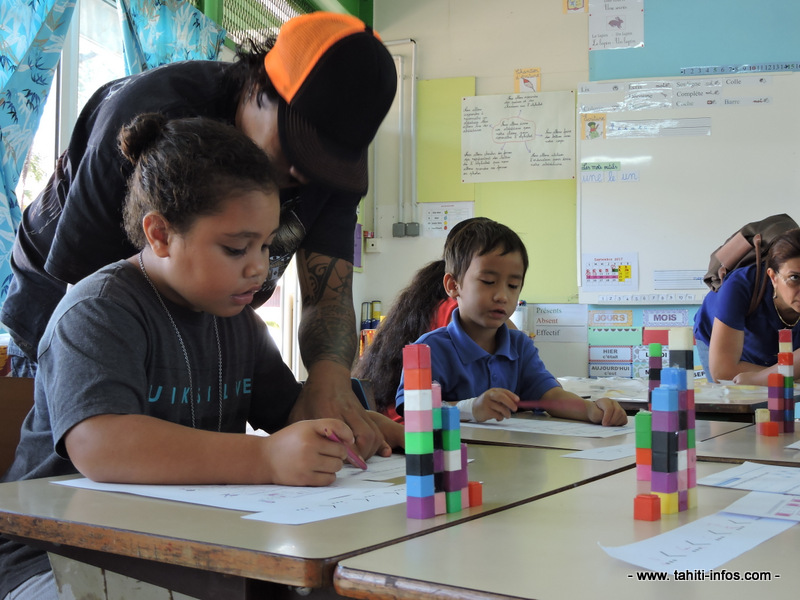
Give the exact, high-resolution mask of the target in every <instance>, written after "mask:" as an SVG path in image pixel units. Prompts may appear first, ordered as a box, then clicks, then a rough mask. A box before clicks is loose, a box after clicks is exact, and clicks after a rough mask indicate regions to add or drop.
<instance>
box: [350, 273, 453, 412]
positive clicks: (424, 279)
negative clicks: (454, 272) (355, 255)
mask: <svg viewBox="0 0 800 600" xmlns="http://www.w3.org/2000/svg"><path fill="white" fill-rule="evenodd" d="M443 279H444V261H443V260H437V261H434V262H432V263H428V264H427V265H425V266H424V267H422V268H421V269H420V270H419V271H417V272H416V274H415V275H414V278H413V279H412V280H411V283H409V284H408V287H406V288H405V289H404V290H403V291H402V292H400V295H399V296H398V297H397V300H396V301H395V302H394V304H393V305H392V307H391V309H389V312H388V313H387V314H386V317H385V318H384V319H383V321H381V324H380V325H379V326H378V330H377V331H376V332H375V337H374V338H373V340H372V343H371V344H370V345H369V346H368V347H367V350H366V351H365V352H364V355H363V356H362V357H361V358H360V359H359V360H358V363H357V364H356V366H355V369H354V371H353V376H354V377H358V378H359V379H369V380H370V381H371V382H372V389H373V391H374V393H375V404H376V405H377V408H378V410H379V411H381V412H384V411H385V410H386V409H387V408H389V407H394V398H395V395H396V394H397V387H398V386H399V385H400V374H401V373H402V371H403V347H404V346H405V345H407V344H413V343H414V342H416V341H417V339H418V338H419V337H420V336H421V335H422V334H423V333H426V332H428V331H430V326H431V317H432V315H433V313H434V311H435V310H436V307H437V306H438V305H439V303H440V302H441V301H442V300H444V299H445V298H447V294H446V293H445V290H444V285H443V283H442V280H443Z"/></svg>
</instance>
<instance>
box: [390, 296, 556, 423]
mask: <svg viewBox="0 0 800 600" xmlns="http://www.w3.org/2000/svg"><path fill="white" fill-rule="evenodd" d="M414 343H415V344H427V345H428V346H430V349H431V376H432V378H433V379H434V381H438V382H439V384H440V385H441V386H442V400H443V401H445V402H458V401H459V400H466V399H467V398H475V397H476V396H480V395H481V394H482V393H483V392H485V391H486V390H488V389H490V388H504V389H507V390H511V391H512V392H514V393H515V394H517V395H518V396H519V397H520V399H521V400H538V399H540V398H541V397H542V395H544V393H545V392H547V391H548V390H550V389H552V388H554V387H558V386H559V383H558V381H557V380H556V378H555V377H553V376H552V375H551V374H550V372H549V371H548V370H547V369H546V368H545V366H544V363H543V362H542V359H541V358H539V351H538V350H537V348H536V346H534V345H533V340H531V338H529V337H528V335H527V334H526V333H523V332H522V331H519V330H515V329H509V328H508V327H506V326H505V325H503V326H502V327H500V329H498V330H497V351H496V352H495V353H494V354H489V353H488V352H486V350H484V349H483V348H481V347H480V346H479V345H478V344H476V343H475V342H474V341H473V340H472V338H471V337H469V335H467V333H466V332H465V331H464V329H463V328H462V327H461V318H460V317H459V315H458V309H456V310H455V311H454V312H453V319H452V320H451V321H450V324H449V325H448V326H447V327H440V328H439V329H435V330H434V331H431V332H428V333H426V334H424V335H423V336H421V337H420V338H419V339H418V340H417V341H416V342H414ZM403 384H404V380H403V378H402V377H401V379H400V387H399V388H398V389H397V396H396V398H395V404H396V406H397V412H398V414H403V402H404V387H403Z"/></svg>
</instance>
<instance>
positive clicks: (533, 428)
mask: <svg viewBox="0 0 800 600" xmlns="http://www.w3.org/2000/svg"><path fill="white" fill-rule="evenodd" d="M461 427H462V428H468V427H482V428H494V429H497V428H500V429H507V430H509V431H523V432H526V433H546V434H550V435H574V436H577V437H596V438H607V437H614V436H615V435H624V434H626V433H634V432H635V431H636V430H635V428H634V424H633V423H629V424H628V425H622V426H621V427H603V426H602V425H595V424H594V423H581V422H579V421H574V422H573V421H551V420H549V419H514V418H511V419H503V420H502V421H495V420H494V419H492V420H490V421H484V422H483V423H461Z"/></svg>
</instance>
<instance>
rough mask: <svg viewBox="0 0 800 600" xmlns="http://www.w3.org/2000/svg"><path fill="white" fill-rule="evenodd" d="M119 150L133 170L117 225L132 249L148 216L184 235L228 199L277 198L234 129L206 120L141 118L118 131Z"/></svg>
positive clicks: (265, 168) (262, 163)
mask: <svg viewBox="0 0 800 600" xmlns="http://www.w3.org/2000/svg"><path fill="white" fill-rule="evenodd" d="M119 148H120V151H121V152H122V154H123V155H124V156H125V157H126V158H127V159H128V160H129V161H130V162H131V163H132V164H133V165H134V169H133V174H132V175H131V177H130V179H129V181H128V191H127V194H126V197H125V206H124V209H123V224H124V227H125V232H126V233H127V235H128V239H130V241H131V243H132V244H133V245H134V246H136V247H137V248H144V247H145V245H146V244H147V239H146V238H145V235H144V232H143V230H142V219H143V218H144V216H145V215H146V214H147V213H148V212H150V211H155V212H158V213H160V214H161V215H163V216H164V218H165V219H167V221H169V223H170V225H171V226H172V227H173V228H174V229H175V231H176V232H178V233H184V232H186V231H188V229H189V228H190V227H191V226H192V224H193V223H194V221H195V219H196V218H197V217H199V216H204V215H212V214H215V213H217V212H219V210H220V206H221V204H222V202H223V201H224V200H225V199H226V198H228V197H229V196H230V194H231V193H236V192H248V191H253V190H259V191H263V192H264V193H266V194H272V193H276V192H277V186H276V184H275V180H274V179H273V177H272V173H271V166H270V162H269V159H268V158H267V155H266V154H265V153H264V152H263V151H262V150H261V149H260V148H259V147H258V146H256V145H255V143H253V141H252V140H250V138H248V137H247V136H246V135H245V134H243V133H242V132H240V131H239V130H238V129H236V128H234V127H233V126H231V125H226V124H224V123H220V122H218V121H213V120H211V119H206V118H203V117H192V118H187V119H174V120H171V121H170V120H167V119H166V118H165V117H164V116H163V115H160V114H157V113H147V114H142V115H139V116H137V117H135V118H134V119H133V121H131V122H130V123H129V124H128V125H125V126H124V127H123V128H122V130H121V131H120V133H119Z"/></svg>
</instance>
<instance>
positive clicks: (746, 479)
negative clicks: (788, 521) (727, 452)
mask: <svg viewBox="0 0 800 600" xmlns="http://www.w3.org/2000/svg"><path fill="white" fill-rule="evenodd" d="M697 484H698V485H708V486H712V487H725V488H733V489H736V490H752V491H756V492H772V493H775V494H794V495H800V469H798V468H797V467H779V466H776V465H761V464H757V463H752V462H744V463H742V464H741V465H738V466H736V467H731V468H730V469H725V470H724V471H719V472H718V473H714V474H712V475H707V476H706V477H703V478H702V479H698V480H697Z"/></svg>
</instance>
